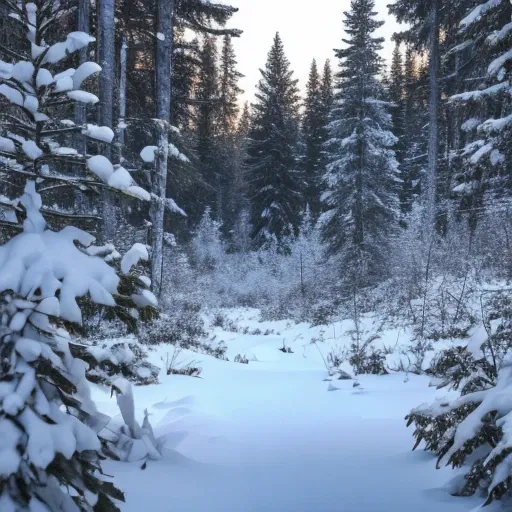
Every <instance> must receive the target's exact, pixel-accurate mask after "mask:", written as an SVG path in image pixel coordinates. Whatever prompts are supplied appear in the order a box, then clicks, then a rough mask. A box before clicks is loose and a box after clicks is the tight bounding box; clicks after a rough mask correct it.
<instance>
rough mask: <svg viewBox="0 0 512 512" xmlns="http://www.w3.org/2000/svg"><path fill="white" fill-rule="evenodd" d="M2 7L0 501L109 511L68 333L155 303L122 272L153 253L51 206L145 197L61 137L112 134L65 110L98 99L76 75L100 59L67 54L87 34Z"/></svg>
mask: <svg viewBox="0 0 512 512" xmlns="http://www.w3.org/2000/svg"><path fill="white" fill-rule="evenodd" d="M8 7H9V9H10V10H11V12H10V15H11V16H10V17H9V18H10V20H13V22H14V23H15V28H14V29H13V32H14V33H15V34H16V40H17V41H21V40H24V44H20V46H19V47H18V48H16V50H15V51H13V50H12V49H11V48H9V47H6V46H3V45H2V46H0V52H1V53H2V56H3V57H4V58H5V59H6V61H3V60H2V61H1V82H2V83H1V85H0V95H1V96H2V102H3V105H2V107H3V113H2V116H1V119H0V153H1V155H2V158H1V162H0V175H1V176H2V182H3V183H5V182H6V183H9V184H11V185H12V186H11V187H5V186H4V187H2V192H3V193H5V195H4V196H3V199H2V204H1V205H0V206H1V210H2V213H3V214H4V215H3V216H4V221H3V225H4V227H6V228H8V229H9V230H10V231H11V232H12V231H14V232H17V233H18V234H17V235H16V236H14V237H11V238H10V240H8V241H7V242H6V243H5V244H3V245H2V246H0V269H1V270H0V310H1V315H0V316H1V322H0V324H1V325H0V339H1V342H0V352H1V361H2V363H1V366H0V384H1V387H2V389H3V390H4V391H7V393H5V392H4V393H1V396H0V400H1V402H2V403H1V406H0V429H1V436H0V437H1V438H2V449H1V452H2V454H1V456H0V460H1V463H0V464H1V465H2V471H1V481H0V509H2V510H35V509H39V510H43V509H44V510H80V511H86V512H91V511H100V510H101V511H116V510H118V507H117V505H116V500H122V499H123V495H122V493H121V492H120V491H119V490H117V489H116V488H115V487H114V486H113V484H112V483H111V482H108V481H107V480H105V479H104V477H102V474H101V460H102V458H103V457H102V455H101V453H100V452H101V444H100V441H99V439H98V436H97V430H96V426H97V425H98V420H99V416H98V413H97V411H96V409H95V407H94V404H93V403H92V401H91V399H90V394H89V389H88V386H87V381H86V373H85V370H86V368H87V365H86V363H85V361H86V360H87V361H88V362H90V361H92V360H94V359H95V358H94V356H93V354H94V350H90V347H88V346H85V345H82V344H79V343H77V342H76V341H75V340H73V339H72V337H71V335H73V334H74V333H76V332H79V330H80V327H81V324H82V322H83V317H84V316H85V315H84V313H85V312H86V311H85V310H90V309H93V307H94V305H96V306H98V307H103V308H108V309H110V311H111V312H113V313H114V314H115V315H117V317H118V318H120V319H122V320H123V321H124V322H125V323H126V324H128V326H132V327H134V326H136V320H135V318H138V316H139V314H141V317H142V318H147V317H148V316H149V315H151V314H154V306H155V305H156V298H155V296H154V295H153V294H152V293H151V292H150V291H149V290H148V289H147V288H148V283H147V280H146V279H143V278H142V276H141V277H138V276H137V275H136V274H135V273H132V272H131V269H132V267H133V266H135V265H136V264H137V263H138V261H139V260H141V259H143V260H148V258H149V255H148V251H147V248H146V246H143V245H141V244H135V245H134V246H133V247H132V249H131V250H130V251H128V253H127V254H125V256H124V257H123V258H122V259H121V261H120V262H118V261H117V260H118V259H119V258H120V255H119V254H118V253H116V251H115V250H114V248H113V247H112V246H110V245H107V246H103V247H97V246H93V245H92V243H93V242H94V240H95V239H94V236H92V235H90V234H89V233H86V232H85V231H82V230H81V229H79V228H78V227H77V224H78V225H86V226H91V225H94V223H97V222H98V220H101V219H98V217H97V216H96V215H93V214H86V213H82V212H76V211H73V210H66V209H62V208H60V207H59V206H58V204H59V200H60V197H61V196H59V195H58V194H59V192H60V194H61V195H62V191H63V190H65V191H66V192H67V194H68V195H70V196H71V197H72V198H74V197H77V195H78V194H85V193H90V192H95V193H96V194H97V193H98V191H100V190H109V191H110V192H112V193H117V194H120V193H124V194H125V195H127V196H132V197H137V198H140V199H144V200H148V201H149V199H150V195H149V193H148V192H147V191H145V190H144V189H142V188H140V187H139V186H137V185H136V184H135V182H134V180H133V178H132V177H131V175H130V174H129V173H128V171H127V170H126V169H124V168H123V167H121V166H115V167H114V166H113V165H112V163H111V162H110V160H108V159H107V158H106V157H105V156H103V155H101V154H97V155H94V156H91V155H85V154H80V153H79V152H78V151H77V150H76V149H75V148H73V147H67V146H65V145H63V144H62V141H67V140H68V139H67V137H66V135H69V134H73V133H76V132H78V131H81V132H83V134H84V135H85V136H86V137H87V139H88V140H90V141H91V145H92V142H93V141H100V142H102V143H110V142H111V141H112V139H113V137H114V134H113V132H112V130H111V129H110V128H109V127H105V126H97V125H95V124H84V125H78V126H77V125H75V124H74V123H73V122H71V121H69V120H66V119H63V116H65V115H66V114H68V113H69V112H72V111H73V107H74V103H75V102H82V103H85V104H95V103H97V102H98V98H97V97H96V96H95V95H94V94H91V93H89V92H87V91H85V90H83V89H82V86H83V84H84V81H85V80H86V79H87V78H89V77H90V76H93V75H95V74H96V73H98V72H99V71H101V68H100V67H99V66H98V65H97V64H95V63H93V62H88V61H85V62H82V63H81V64H80V66H78V67H77V68H76V69H75V68H73V67H70V66H69V63H68V62H66V61H68V59H69V58H70V56H72V55H73V54H74V53H75V52H77V51H80V50H82V49H84V48H86V47H87V46H88V44H90V43H91V42H93V41H94V38H93V37H91V36H90V35H89V34H86V33H83V32H77V31H73V32H71V33H69V34H68V35H67V36H66V37H65V39H64V41H61V40H59V38H57V39H56V40H55V39H53V37H52V36H53V35H54V34H52V32H53V31H54V30H56V31H58V29H59V27H60V25H61V20H62V19H63V18H65V17H66V16H67V15H68V14H69V13H70V12H71V11H70V10H68V7H69V6H68V5H67V4H63V3H62V2H60V1H58V0H55V1H52V0H50V1H48V0H35V1H34V2H30V3H20V4H13V3H12V2H9V4H8ZM47 39H48V40H50V41H51V40H54V41H56V42H54V43H53V44H50V43H49V42H47V41H46V40H47ZM63 69H64V70H65V72H62V70H63ZM80 168H81V169H82V170H80V171H78V170H77V169H80ZM73 191H75V194H76V195H75V194H73ZM6 197H9V199H8V200H6ZM44 204H50V205H52V206H50V207H49V206H43V205H44ZM2 234H5V233H2ZM107 260H110V261H111V262H112V265H109V264H107ZM114 265H115V266H114ZM117 266H118V268H117V269H116V267H117ZM84 304H85V305H86V306H87V307H86V308H84ZM81 306H82V307H81ZM83 309H84V310H83ZM137 309H139V310H140V311H138V312H136V310H137ZM96 363H98V364H99V361H96Z"/></svg>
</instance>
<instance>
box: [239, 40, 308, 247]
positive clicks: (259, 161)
mask: <svg viewBox="0 0 512 512" xmlns="http://www.w3.org/2000/svg"><path fill="white" fill-rule="evenodd" d="M261 75H262V78H261V80H260V81H259V83H258V85H257V93H256V103H255V104H254V105H253V118H252V124H251V129H250V131H249V148H248V159H247V172H248V181H249V195H250V200H251V220H252V225H253V239H254V240H255V243H256V245H257V246H261V245H262V244H263V243H264V242H265V241H266V240H267V239H268V238H269V237H271V236H275V237H277V238H278V240H282V239H283V238H284V237H285V236H287V235H289V234H290V233H291V232H295V231H296V229H297V227H298V224H299V222H300V210H301V205H302V204H303V201H304V199H303V188H304V184H303V181H302V177H301V173H300V169H299V164H298V159H297V143H298V111H299V97H298V88H297V80H295V79H293V71H292V70H291V69H290V63H289V61H288V59H287V58H286V56H285V54H284V47H283V43H282V41H281V37H280V36H279V34H278V33H277V34H276V35H275V37H274V42H273V45H272V48H271V49H270V52H269V53H268V58H267V62H266V64H265V69H262V70H261Z"/></svg>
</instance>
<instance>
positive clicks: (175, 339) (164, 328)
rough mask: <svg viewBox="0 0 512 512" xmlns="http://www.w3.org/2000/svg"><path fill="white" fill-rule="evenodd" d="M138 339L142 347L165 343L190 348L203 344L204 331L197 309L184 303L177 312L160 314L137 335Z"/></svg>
mask: <svg viewBox="0 0 512 512" xmlns="http://www.w3.org/2000/svg"><path fill="white" fill-rule="evenodd" d="M139 339H140V341H141V343H143V344H144V345H159V344H161V343H167V344H171V345H176V344H179V345H181V346H182V347H183V348H191V347H196V346H198V345H201V344H202V343H204V341H205V339H206V331H205V329H204V323H203V320H202V318H201V316H200V315H199V311H198V307H197V306H195V305H193V304H186V303H184V304H182V307H180V308H179V310H178V311H170V312H169V313H162V314H161V315H160V316H159V317H158V318H156V319H154V321H153V322H151V323H149V324H147V325H146V326H145V329H143V330H141V332H140V333H139Z"/></svg>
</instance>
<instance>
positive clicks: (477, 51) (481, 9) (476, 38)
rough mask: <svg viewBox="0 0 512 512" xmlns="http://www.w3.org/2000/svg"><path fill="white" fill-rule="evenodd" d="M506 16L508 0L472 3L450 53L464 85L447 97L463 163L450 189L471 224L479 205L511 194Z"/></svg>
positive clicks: (511, 34) (511, 69) (511, 68)
mask: <svg viewBox="0 0 512 512" xmlns="http://www.w3.org/2000/svg"><path fill="white" fill-rule="evenodd" d="M511 18H512V5H510V2H506V1H499V2H495V3H493V4H492V5H490V4H479V5H476V6H475V5H473V4H472V5H471V8H470V9H468V10H467V11H466V12H464V14H463V19H462V20H461V22H460V29H459V32H458V34H459V38H458V40H457V41H455V43H456V46H455V47H454V48H452V51H451V52H450V53H455V54H456V55H457V59H458V61H459V63H458V68H457V75H459V77H460V80H459V81H460V83H461V84H464V85H463V88H462V90H460V91H459V93H458V94H455V95H453V96H452V97H451V98H450V100H449V104H450V105H451V106H453V107H454V110H453V113H454V114H458V117H459V119H460V120H461V121H463V124H462V126H461V131H462V134H461V148H460V149H459V148H456V149H459V151H458V152H459V154H460V155H461V157H462V162H459V164H460V165H459V166H458V169H460V171H459V172H457V173H456V174H455V175H454V179H453V192H454V193H455V194H456V196H457V197H458V198H460V209H461V210H464V211H468V210H469V211H470V216H469V220H470V225H471V227H472V228H473V229H474V228H475V226H476V221H477V217H478V216H479V215H480V214H481V213H482V208H486V207H490V208H491V209H492V208H493V202H495V201H496V200H497V199H498V198H499V199H501V200H502V199H503V198H509V197H510V196H511V194H512V180H511V179H510V160H511V158H512V151H511V145H512V108H511V103H510V86H509V80H510V78H511V77H512V65H511V63H512V56H511V52H510V47H511V44H512V30H511V29H510V20H511ZM477 57H478V58H477ZM467 84H469V87H468V85H467Z"/></svg>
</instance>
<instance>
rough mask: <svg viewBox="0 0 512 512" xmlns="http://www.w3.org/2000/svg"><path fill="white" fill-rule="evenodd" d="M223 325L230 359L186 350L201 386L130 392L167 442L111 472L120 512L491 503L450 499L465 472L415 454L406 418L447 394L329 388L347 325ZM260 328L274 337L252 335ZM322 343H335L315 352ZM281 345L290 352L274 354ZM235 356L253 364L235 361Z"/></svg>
mask: <svg viewBox="0 0 512 512" xmlns="http://www.w3.org/2000/svg"><path fill="white" fill-rule="evenodd" d="M227 315H228V317H229V318H230V319H231V320H233V321H234V322H235V323H236V325H237V326H238V331H239V332H226V331H223V330H222V329H221V328H219V327H215V328H213V327H212V328H210V333H211V335H212V336H214V335H215V336H216V340H217V341H219V340H222V341H224V342H225V343H226V345H227V346H228V351H227V356H228V357H229V359H230V361H229V362H228V361H222V360H218V359H214V358H212V357H210V356H207V355H203V354H197V353H194V352H190V351H187V350H184V351H183V352H182V354H181V356H180V357H179V360H180V361H182V362H187V361H191V360H195V361H196V362H197V364H195V365H196V366H201V367H202V368H203V372H202V374H201V378H193V377H184V376H178V375H170V376H168V375H166V372H165V370H164V369H163V370H162V372H161V374H160V384H158V385H151V386H140V387H134V388H133V394H134V399H135V417H136V419H137V421H138V422H141V421H142V419H143V418H144V409H146V408H147V409H148V412H149V415H150V416H149V418H150V420H151V423H152V425H153V429H154V433H155V436H156V437H157V438H159V437H160V436H164V438H165V439H166V443H165V446H164V448H163V451H162V456H161V458H160V459H159V460H154V461H152V460H150V461H148V463H147V467H146V469H145V470H141V469H140V466H141V464H142V461H140V460H139V461H134V462H130V463H128V462H115V461H105V463H104V465H103V466H104V470H105V471H106V473H108V474H112V475H114V477H115V478H114V481H115V483H116V485H117V486H118V487H120V488H121V489H122V490H123V491H124V492H125V495H126V503H125V504H123V505H122V510H123V512H139V511H140V510H151V511H152V512H168V511H169V510H171V509H172V510H173V511H174V512H192V511H197V510H204V511H223V512H375V511H378V512H402V511H415V512H431V511H433V510H435V511H436V512H463V511H464V512H467V511H469V510H472V509H474V508H475V507H476V506H478V505H481V503H482V500H481V498H478V497H476V498H456V497H452V496H450V494H449V490H448V488H447V487H446V486H445V484H446V482H447V481H448V480H450V479H451V478H452V477H454V476H455V473H454V472H453V471H452V470H451V469H448V468H443V469H441V470H437V471H436V469H435V459H434V458H433V457H432V456H431V455H429V454H427V453H425V452H422V451H421V450H418V451H417V452H411V449H412V446H413V442H414V440H413V437H412V432H413V431H412V428H410V429H407V428H406V426H405V422H404V416H405V415H406V414H407V413H408V412H409V411H410V410H411V409H412V408H414V407H416V406H418V405H419V404H421V403H423V402H431V401H432V400H433V399H434V397H435V396H442V395H444V394H445V393H446V392H445V391H435V390H434V388H431V387H429V386H428V383H429V379H428V378H426V377H422V376H415V375H409V376H407V377H406V376H405V375H404V374H403V373H392V374H390V375H387V376H369V375H363V376H359V377H358V382H359V383H360V386H359V387H356V388H355V387H353V382H354V381H353V380H332V381H329V380H326V379H327V377H328V373H327V371H326V368H325V366H324V362H323V359H322V356H321V355H320V351H321V352H322V354H323V356H324V357H325V356H327V353H328V352H329V351H330V350H331V349H333V348H336V347H338V348H340V347H341V348H342V347H346V346H348V344H349V343H350V338H349V337H348V336H347V335H346V331H347V330H348V329H349V328H350V327H351V325H350V324H351V323H350V322H337V323H336V324H333V325H330V326H328V327H326V326H320V327H310V326H309V325H307V324H295V323H293V322H287V321H279V322H260V321H259V313H258V311H256V310H251V309H247V310H241V309H239V310H233V311H229V312H227ZM244 328H247V331H248V333H246V334H242V332H245V331H244ZM255 329H259V330H260V331H261V333H265V331H267V329H268V330H269V331H271V333H270V334H268V335H264V334H250V333H251V332H254V330H255ZM321 335H322V337H323V339H324V340H325V341H323V342H319V343H318V344H317V345H315V344H312V343H311V340H312V339H313V338H317V339H318V338H319V337H320V336H321ZM399 338H400V339H402V338H403V339H407V333H404V332H403V331H399V330H398V329H396V330H389V331H386V332H384V334H383V337H382V339H381V340H379V343H382V346H384V345H394V344H395V343H396V342H397V339H399ZM283 340H284V342H285V344H286V345H287V346H289V347H290V348H291V349H292V350H293V353H292V354H285V353H283V352H281V351H280V350H278V349H279V348H280V347H281V346H282V345H283ZM318 348H319V349H320V351H319V350H318ZM172 354H173V347H172V346H166V345H160V346H159V347H157V348H156V350H155V351H152V352H150V361H151V362H152V363H154V364H157V365H159V366H163V363H162V360H164V361H165V359H166V356H169V358H170V357H171V356H172ZM237 354H241V355H244V354H245V356H246V357H247V358H248V359H249V364H240V363H235V362H233V359H234V357H235V356H236V355H237ZM390 357H393V356H390ZM344 369H345V370H348V371H349V373H351V374H352V371H351V369H350V368H349V367H347V368H344ZM93 398H94V399H95V401H96V403H97V405H98V407H99V409H100V410H101V411H102V412H104V413H107V414H109V415H111V416H114V419H113V421H122V420H121V415H120V413H119V409H118V407H117V403H116V398H115V397H111V396H110V390H108V389H104V388H100V387H98V386H94V388H93ZM492 510H494V509H492V507H490V508H489V511H488V512H491V511H492Z"/></svg>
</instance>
